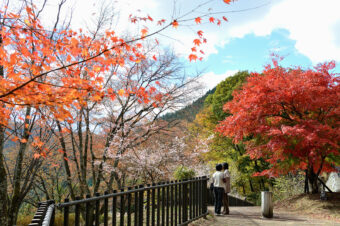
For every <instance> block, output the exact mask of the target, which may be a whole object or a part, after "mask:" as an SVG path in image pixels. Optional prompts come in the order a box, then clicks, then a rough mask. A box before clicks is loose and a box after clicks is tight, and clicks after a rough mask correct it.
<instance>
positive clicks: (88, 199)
mask: <svg viewBox="0 0 340 226" xmlns="http://www.w3.org/2000/svg"><path fill="white" fill-rule="evenodd" d="M201 180H209V178H207V177H205V176H204V177H202V179H201ZM194 181H197V179H196V180H195V179H190V180H183V181H178V182H174V181H171V182H170V183H165V182H164V183H162V184H157V185H150V186H147V187H142V188H137V189H133V190H127V191H122V192H116V193H111V194H107V195H101V196H96V197H91V198H87V199H82V200H75V201H70V202H66V203H59V204H57V205H56V207H57V208H62V207H66V206H73V205H77V204H82V203H87V202H93V201H97V200H102V199H107V198H112V197H117V196H122V195H127V194H131V193H135V192H140V191H147V190H152V189H155V188H162V187H167V186H169V185H175V184H176V185H179V184H188V183H191V182H194Z"/></svg>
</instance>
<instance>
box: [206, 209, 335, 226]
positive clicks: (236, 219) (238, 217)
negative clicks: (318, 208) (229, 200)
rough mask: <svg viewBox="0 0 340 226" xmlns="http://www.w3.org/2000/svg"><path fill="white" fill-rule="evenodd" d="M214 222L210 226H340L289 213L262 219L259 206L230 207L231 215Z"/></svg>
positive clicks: (276, 212) (277, 213)
mask: <svg viewBox="0 0 340 226" xmlns="http://www.w3.org/2000/svg"><path fill="white" fill-rule="evenodd" d="M209 210H210V211H211V212H213V207H209ZM215 220H216V221H214V222H212V223H211V224H210V225H213V226H222V225H228V226H229V225H240V226H248V225H261V226H262V225H265V226H269V225H274V226H281V225H297V226H299V225H339V226H340V223H333V222H330V221H323V220H315V219H310V218H307V217H306V216H298V215H294V214H292V213H288V212H282V211H275V209H274V217H273V218H272V219H266V218H262V216H261V207H259V206H247V207H230V214H229V215H225V216H216V217H215Z"/></svg>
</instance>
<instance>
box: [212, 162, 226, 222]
mask: <svg viewBox="0 0 340 226" xmlns="http://www.w3.org/2000/svg"><path fill="white" fill-rule="evenodd" d="M222 170H223V166H222V164H217V165H216V172H215V173H214V174H213V176H212V179H213V184H214V196H215V215H222V214H221V208H222V200H223V193H224V182H223V178H224V174H223V172H222Z"/></svg>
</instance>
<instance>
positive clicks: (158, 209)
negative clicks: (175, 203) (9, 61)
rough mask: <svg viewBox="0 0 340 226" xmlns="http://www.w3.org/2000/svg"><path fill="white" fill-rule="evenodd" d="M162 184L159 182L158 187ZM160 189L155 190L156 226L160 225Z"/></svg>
mask: <svg viewBox="0 0 340 226" xmlns="http://www.w3.org/2000/svg"><path fill="white" fill-rule="evenodd" d="M161 184H162V183H161V182H159V183H158V185H161ZM160 200H161V188H160V187H158V188H157V225H161V203H160Z"/></svg>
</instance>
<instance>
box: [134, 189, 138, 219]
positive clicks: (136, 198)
mask: <svg viewBox="0 0 340 226" xmlns="http://www.w3.org/2000/svg"><path fill="white" fill-rule="evenodd" d="M135 189H138V186H135ZM134 193H135V206H134V212H135V215H134V219H135V224H134V225H135V226H137V225H138V192H134Z"/></svg>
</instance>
